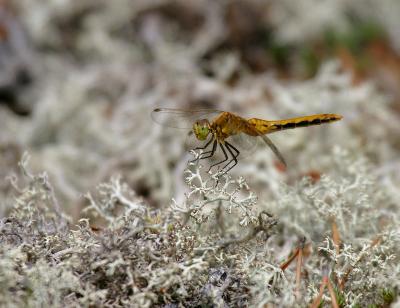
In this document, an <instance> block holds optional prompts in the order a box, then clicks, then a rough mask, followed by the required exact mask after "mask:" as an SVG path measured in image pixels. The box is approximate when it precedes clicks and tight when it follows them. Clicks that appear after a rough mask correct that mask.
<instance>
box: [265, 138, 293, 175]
mask: <svg viewBox="0 0 400 308" xmlns="http://www.w3.org/2000/svg"><path fill="white" fill-rule="evenodd" d="M260 137H261V139H262V140H263V141H264V142H265V143H266V144H267V145H268V146H269V148H270V149H271V150H272V152H274V154H275V155H276V157H277V158H278V159H279V161H280V162H281V163H282V164H283V165H284V166H285V167H287V164H286V161H285V159H284V158H283V155H282V154H281V152H280V151H279V150H278V148H277V147H276V145H275V144H274V143H273V142H272V140H271V139H269V138H268V137H267V136H266V135H262V136H260Z"/></svg>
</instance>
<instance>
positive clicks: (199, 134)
mask: <svg viewBox="0 0 400 308" xmlns="http://www.w3.org/2000/svg"><path fill="white" fill-rule="evenodd" d="M193 133H194V134H195V135H196V138H197V139H199V140H206V139H207V136H208V134H209V133H210V129H209V127H208V125H207V124H206V123H199V122H196V123H194V124H193Z"/></svg>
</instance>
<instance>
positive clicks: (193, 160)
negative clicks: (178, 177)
mask: <svg viewBox="0 0 400 308" xmlns="http://www.w3.org/2000/svg"><path fill="white" fill-rule="evenodd" d="M213 140H214V137H213V136H211V139H210V140H209V141H207V143H206V145H205V146H203V147H198V148H195V149H193V150H194V151H197V150H204V149H206V148H207V147H208V146H209V145H210V144H211V142H212V141H213ZM216 146H217V145H216V140H214V144H213V147H212V149H211V151H206V152H203V153H200V154H199V157H198V158H197V159H203V156H204V154H206V155H207V154H210V153H212V154H211V156H212V155H214V153H213V152H215V148H216ZM207 157H210V156H206V157H204V158H207ZM197 159H192V160H189V163H194V162H195V161H196V160H197Z"/></svg>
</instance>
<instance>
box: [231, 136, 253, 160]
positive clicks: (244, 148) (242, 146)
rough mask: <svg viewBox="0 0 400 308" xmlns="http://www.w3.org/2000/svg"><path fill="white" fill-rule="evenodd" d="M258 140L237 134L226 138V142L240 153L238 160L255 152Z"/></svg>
mask: <svg viewBox="0 0 400 308" xmlns="http://www.w3.org/2000/svg"><path fill="white" fill-rule="evenodd" d="M258 139H259V138H258V137H253V136H249V135H246V134H238V135H233V136H230V137H228V138H227V139H226V141H227V142H229V143H230V144H232V145H233V146H234V147H235V148H236V149H237V150H238V151H239V152H240V155H239V157H238V160H241V159H243V158H246V157H248V156H249V155H251V154H253V153H254V152H255V151H256V149H257V147H258V145H259V143H260V142H259V140H258Z"/></svg>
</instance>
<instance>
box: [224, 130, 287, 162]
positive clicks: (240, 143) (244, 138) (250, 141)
mask: <svg viewBox="0 0 400 308" xmlns="http://www.w3.org/2000/svg"><path fill="white" fill-rule="evenodd" d="M227 141H228V142H230V143H231V144H232V145H233V146H234V147H236V148H237V149H238V150H239V152H240V155H239V157H238V159H239V160H240V159H243V158H245V157H248V156H249V155H251V154H253V153H254V152H255V151H256V149H257V148H258V147H262V146H265V145H267V146H268V147H269V148H270V149H271V150H272V152H273V153H274V154H275V156H276V157H277V158H278V159H279V161H280V162H281V163H282V164H283V165H284V166H285V167H286V166H287V164H286V161H285V158H284V157H283V155H282V154H281V152H280V151H279V150H278V148H277V147H276V145H275V144H274V143H273V142H272V140H271V139H270V138H268V137H267V136H266V135H261V134H260V135H259V136H258V137H257V136H249V135H246V134H238V135H234V136H231V137H229V138H228V139H227Z"/></svg>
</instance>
